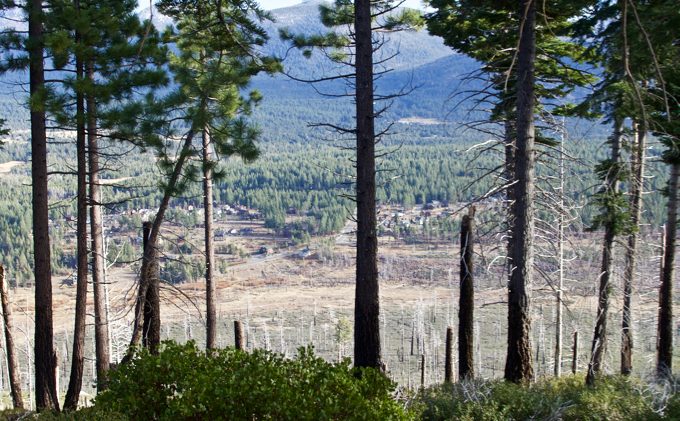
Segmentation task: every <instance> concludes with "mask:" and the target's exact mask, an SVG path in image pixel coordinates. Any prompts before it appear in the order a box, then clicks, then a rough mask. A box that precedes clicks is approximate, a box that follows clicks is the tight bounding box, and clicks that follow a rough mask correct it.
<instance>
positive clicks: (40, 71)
mask: <svg viewBox="0 0 680 421" xmlns="http://www.w3.org/2000/svg"><path fill="white" fill-rule="evenodd" d="M28 9H29V10H28V43H27V44H28V47H29V49H28V54H29V61H30V66H29V78H30V93H31V100H32V105H31V179H32V199H33V258H34V270H35V342H34V346H35V358H34V360H35V403H36V408H37V409H38V411H43V410H56V411H58V410H59V399H58V397H57V381H56V366H57V355H56V353H55V352H54V331H53V325H52V273H51V262H50V238H49V212H48V201H49V199H48V193H47V130H46V126H45V110H44V108H43V107H42V106H41V99H40V98H41V96H42V95H43V93H44V89H45V74H44V63H43V54H44V39H43V17H44V16H43V7H42V1H41V0H31V1H30V3H29V4H28ZM33 101H35V102H33Z"/></svg>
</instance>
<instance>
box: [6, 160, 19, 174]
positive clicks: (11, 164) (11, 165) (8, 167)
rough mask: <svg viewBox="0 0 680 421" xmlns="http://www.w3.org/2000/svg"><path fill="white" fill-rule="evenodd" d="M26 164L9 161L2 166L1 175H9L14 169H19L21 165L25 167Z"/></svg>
mask: <svg viewBox="0 0 680 421" xmlns="http://www.w3.org/2000/svg"><path fill="white" fill-rule="evenodd" d="M24 164H25V162H23V161H8V162H4V163H2V164H0V174H7V173H9V172H10V171H12V168H14V167H17V166H19V165H24Z"/></svg>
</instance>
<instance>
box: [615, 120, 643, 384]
mask: <svg viewBox="0 0 680 421" xmlns="http://www.w3.org/2000/svg"><path fill="white" fill-rule="evenodd" d="M646 140H647V127H646V125H645V124H644V122H638V123H637V124H636V128H635V144H634V145H633V150H632V154H631V155H632V156H631V176H632V180H631V183H630V185H631V189H630V190H631V191H630V211H631V223H632V224H633V227H634V228H636V229H635V230H634V231H633V232H631V233H630V234H629V235H628V247H627V248H626V256H625V263H624V272H623V317H622V321H621V374H623V375H624V376H627V375H629V374H630V373H631V372H632V370H633V325H632V317H631V297H632V295H633V280H634V278H635V265H636V261H635V260H636V253H637V237H638V236H637V227H638V226H639V225H640V217H641V215H642V192H643V189H644V165H645V148H646Z"/></svg>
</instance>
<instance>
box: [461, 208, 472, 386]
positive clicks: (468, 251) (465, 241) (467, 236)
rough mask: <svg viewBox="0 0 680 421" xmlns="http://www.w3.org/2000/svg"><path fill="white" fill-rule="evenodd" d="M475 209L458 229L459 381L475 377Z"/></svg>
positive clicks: (464, 217)
mask: <svg viewBox="0 0 680 421" xmlns="http://www.w3.org/2000/svg"><path fill="white" fill-rule="evenodd" d="M474 218H475V207H474V206H472V207H470V210H469V213H468V214H467V215H464V216H463V222H462V223H461V227H460V307H459V310H458V360H459V363H458V375H459V378H460V379H461V380H463V379H471V378H473V377H474V376H475V369H474V329H473V326H474V310H475V290H474V277H473V256H474V231H473V230H474Z"/></svg>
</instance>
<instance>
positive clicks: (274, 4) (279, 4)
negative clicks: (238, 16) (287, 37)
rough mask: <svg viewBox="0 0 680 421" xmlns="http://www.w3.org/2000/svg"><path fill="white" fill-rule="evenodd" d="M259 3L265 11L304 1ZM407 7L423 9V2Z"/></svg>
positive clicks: (262, 0)
mask: <svg viewBox="0 0 680 421" xmlns="http://www.w3.org/2000/svg"><path fill="white" fill-rule="evenodd" d="M259 3H260V5H261V6H262V7H263V8H265V9H277V8H279V7H286V6H290V5H292V4H298V3H302V1H300V0H260V1H259ZM405 5H406V6H409V7H417V8H421V7H422V1H421V0H406V3H405Z"/></svg>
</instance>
